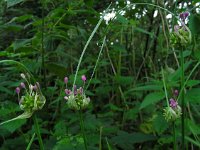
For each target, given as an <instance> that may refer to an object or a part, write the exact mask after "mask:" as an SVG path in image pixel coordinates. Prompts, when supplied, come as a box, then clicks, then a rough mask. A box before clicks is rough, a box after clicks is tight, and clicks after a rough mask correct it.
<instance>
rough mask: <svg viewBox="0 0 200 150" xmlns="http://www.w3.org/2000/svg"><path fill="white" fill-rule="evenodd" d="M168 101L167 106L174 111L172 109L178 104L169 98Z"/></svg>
mask: <svg viewBox="0 0 200 150" xmlns="http://www.w3.org/2000/svg"><path fill="white" fill-rule="evenodd" d="M169 101H170V104H169V105H170V107H171V108H173V109H174V108H176V107H177V105H178V103H177V101H176V100H174V99H173V98H170V100H169Z"/></svg>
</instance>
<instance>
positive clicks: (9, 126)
mask: <svg viewBox="0 0 200 150" xmlns="http://www.w3.org/2000/svg"><path fill="white" fill-rule="evenodd" d="M25 123H26V120H14V121H12V122H9V123H7V124H4V125H2V126H1V128H4V129H6V130H8V131H9V132H11V133H13V132H14V131H15V130H17V129H18V128H20V127H21V126H22V125H24V124H25Z"/></svg>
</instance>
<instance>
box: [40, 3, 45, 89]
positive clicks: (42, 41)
mask: <svg viewBox="0 0 200 150" xmlns="http://www.w3.org/2000/svg"><path fill="white" fill-rule="evenodd" d="M41 44H42V45H41V49H42V69H43V84H44V87H45V88H46V69H45V59H44V55H45V50H44V1H43V0H42V37H41Z"/></svg>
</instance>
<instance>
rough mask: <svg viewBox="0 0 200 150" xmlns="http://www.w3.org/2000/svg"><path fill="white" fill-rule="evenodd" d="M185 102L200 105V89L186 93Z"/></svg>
mask: <svg viewBox="0 0 200 150" xmlns="http://www.w3.org/2000/svg"><path fill="white" fill-rule="evenodd" d="M185 101H186V102H190V103H195V104H196V103H200V88H193V89H191V90H189V91H187V93H186V95H185Z"/></svg>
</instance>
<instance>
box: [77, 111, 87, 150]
mask: <svg viewBox="0 0 200 150" xmlns="http://www.w3.org/2000/svg"><path fill="white" fill-rule="evenodd" d="M79 119H80V127H81V133H82V136H83V140H84V146H85V150H88V148H87V139H86V135H85V129H84V122H83V114H82V111H81V110H80V111H79Z"/></svg>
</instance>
